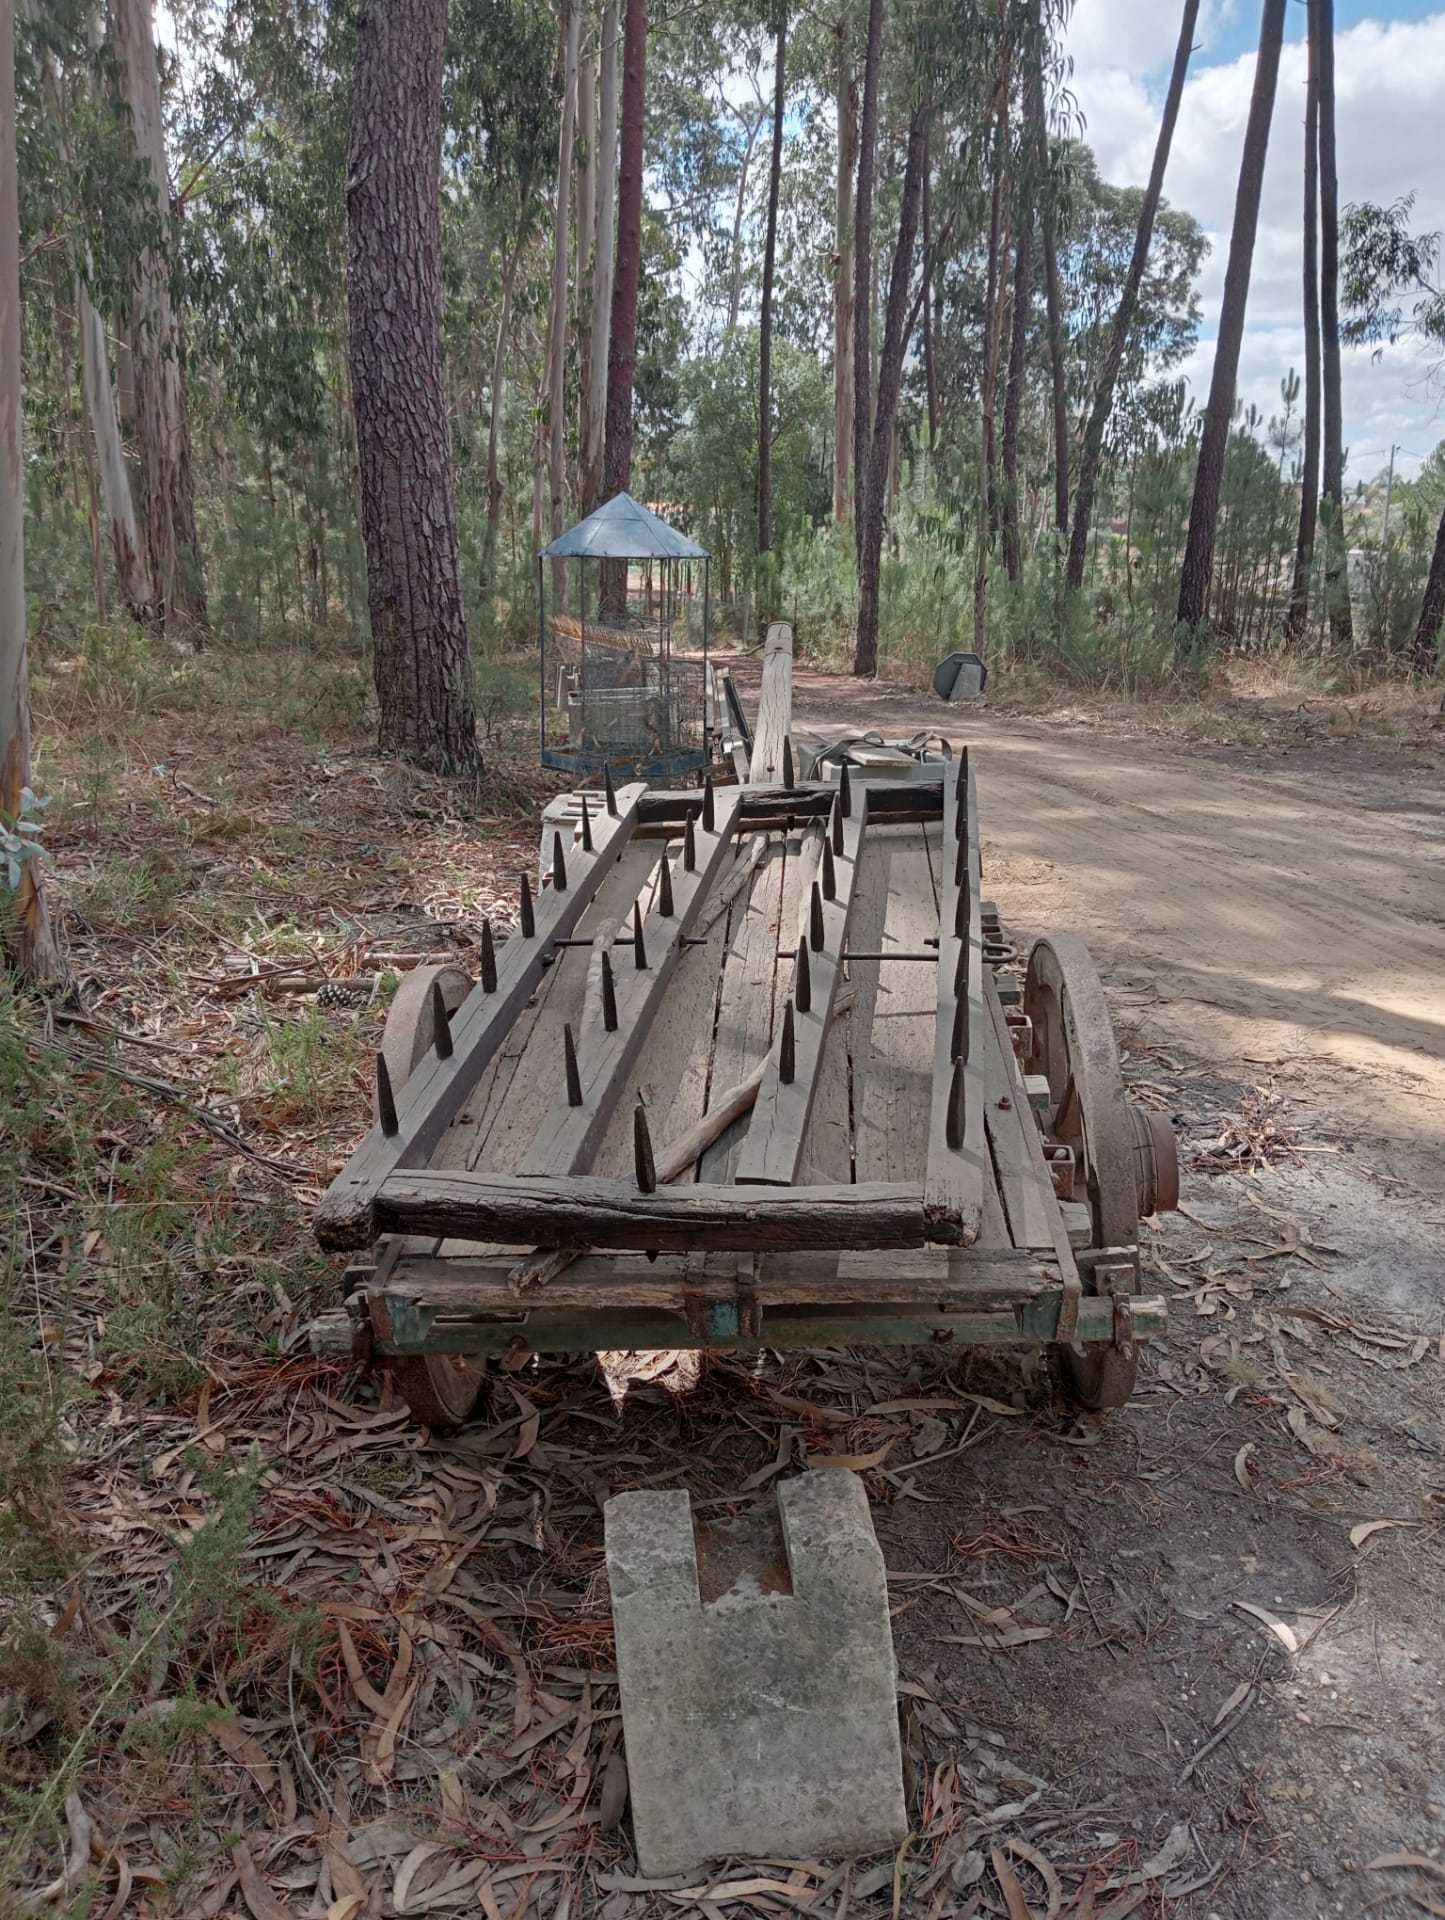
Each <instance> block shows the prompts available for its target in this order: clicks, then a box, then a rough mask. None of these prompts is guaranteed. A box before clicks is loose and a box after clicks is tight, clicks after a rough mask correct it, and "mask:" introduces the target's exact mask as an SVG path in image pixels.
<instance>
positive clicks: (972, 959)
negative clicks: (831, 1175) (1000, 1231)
mask: <svg viewBox="0 0 1445 1920" xmlns="http://www.w3.org/2000/svg"><path fill="white" fill-rule="evenodd" d="M982 877H983V876H982V867H981V862H980V857H979V844H978V805H977V800H976V796H975V792H974V779H973V770H972V768H971V767H969V765H968V762H967V760H966V759H964V760H963V761H962V762H960V765H959V769H958V774H957V777H956V778H955V777H953V776H951V775H950V777H948V778H946V779H945V780H944V782H943V832H942V838H941V841H940V845H939V853H938V875H937V885H938V1017H937V1025H936V1028H935V1034H934V1049H933V1086H932V1095H931V1104H930V1110H929V1127H928V1172H927V1176H926V1179H925V1182H924V1201H923V1204H924V1213H925V1216H926V1218H927V1222H928V1237H929V1238H930V1240H942V1241H945V1242H948V1243H951V1244H953V1245H959V1246H968V1245H969V1244H970V1243H971V1242H972V1241H974V1240H975V1239H977V1237H978V1230H979V1223H980V1220H981V1218H982V1212H983V1188H984V1182H985V1180H986V1179H989V1178H991V1177H992V1176H991V1172H990V1169H989V1152H988V1138H987V1135H986V1133H985V1130H984V1124H983V1098H984V1074H983V1062H984V1053H985V1049H986V1048H988V1047H990V1046H992V1044H993V1036H992V1033H991V1031H988V1030H987V1025H986V1023H987V1019H988V1015H987V1010H986V1008H985V1006H984V998H983V926H982V920H981V915H980V908H981V904H982V903H981V901H980V897H979V895H980V888H981V885H982Z"/></svg>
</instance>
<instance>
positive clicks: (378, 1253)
mask: <svg viewBox="0 0 1445 1920" xmlns="http://www.w3.org/2000/svg"><path fill="white" fill-rule="evenodd" d="M791 644H792V643H791V635H790V634H789V632H788V630H787V629H786V628H782V629H775V630H774V632H773V633H772V634H771V635H770V637H769V646H768V651H767V654H766V656H765V661H764V675H763V688H762V695H761V699H760V703H759V714H758V722H757V726H756V730H755V733H754V740H753V752H752V758H751V763H750V768H749V773H750V778H749V780H748V781H747V782H746V783H744V784H741V785H739V786H737V787H730V788H719V789H716V790H714V789H712V788H711V787H705V788H703V789H702V790H700V791H699V790H695V789H694V790H690V791H685V792H664V791H656V790H649V789H648V788H646V787H643V786H641V785H633V786H626V787H622V788H619V789H617V790H616V791H615V792H614V791H613V790H612V787H611V784H610V782H609V783H608V785H607V787H606V789H605V791H597V792H593V793H588V794H586V795H571V796H568V797H567V798H566V799H565V800H564V801H562V802H560V803H554V805H553V807H551V808H549V809H548V825H549V827H550V833H549V834H547V835H544V844H547V845H548V846H549V853H548V856H547V858H546V860H545V868H546V871H545V873H544V876H543V880H542V884H541V885H540V886H539V887H538V888H536V889H535V891H534V890H533V888H532V887H531V885H530V884H529V882H528V880H527V878H526V877H525V876H524V877H523V879H522V883H521V891H520V896H519V905H518V916H517V924H516V928H515V930H513V931H512V932H511V933H510V934H509V935H508V936H507V937H506V938H505V939H501V940H497V941H495V943H494V941H493V938H492V935H491V932H490V930H489V929H484V931H483V940H482V961H481V978H480V979H479V980H478V981H477V982H476V983H475V984H473V983H472V982H471V981H470V980H469V979H468V978H467V977H466V976H465V975H464V974H462V973H461V972H460V971H459V970H458V969H455V968H448V967H442V968H420V969H418V970H417V971H416V972H414V973H412V974H410V975H409V976H408V977H407V979H406V980H405V982H404V983H403V985H402V988H401V990H400V991H399V993H398V994H397V997H396V1000H395V1002H394V1004H393V1008H392V1012H391V1015H390V1017H389V1020H388V1023H387V1031H386V1036H385V1040H384V1045H383V1052H382V1054H381V1055H380V1056H379V1058H378V1063H377V1066H378V1097H377V1109H378V1118H377V1124H376V1125H375V1126H374V1127H373V1129H372V1131H371V1132H370V1133H369V1134H368V1135H367V1137H366V1139H365V1140H364V1141H363V1142H362V1144H361V1146H360V1147H359V1148H358V1149H357V1151H356V1153H355V1154H354V1155H353V1156H352V1159H351V1161H350V1162H349V1164H348V1165H347V1167H346V1168H345V1170H344V1171H343V1172H342V1173H341V1174H340V1175H339V1176H338V1178H337V1179H336V1180H335V1182H334V1183H333V1184H332V1186H331V1188H330V1190H329V1191H328V1193H327V1194H326V1196H325V1198H324V1199H323V1201H322V1203H321V1206H320V1208H319V1210H318V1213H317V1218H316V1231H317V1235H318V1238H319V1239H320V1242H321V1244H322V1245H323V1246H324V1247H327V1248H331V1249H337V1250H344V1251H346V1252H348V1253H351V1254H352V1255H353V1256H354V1257H355V1258H354V1264H353V1265H352V1266H351V1267H350V1269H349V1270H348V1273H347V1276H346V1289H347V1291H346V1299H345V1305H344V1307H342V1308H340V1309H337V1310H336V1311H335V1312H333V1313H330V1314H327V1315H324V1316H323V1317H322V1319H321V1320H320V1321H318V1322H317V1324H316V1325H315V1327H314V1328H313V1330H312V1337H313V1344H314V1345H315V1346H316V1348H317V1349H318V1350H319V1351H331V1352H337V1351H340V1352H347V1353H351V1354H354V1355H356V1356H358V1357H363V1358H367V1359H369V1360H371V1361H373V1362H374V1363H375V1364H377V1365H379V1366H384V1367H387V1368H390V1369H391V1371H392V1373H393V1374H394V1376H395V1378H396V1380H397V1382H398V1383H399V1385H400V1388H401V1390H402V1392H403V1393H404V1394H405V1396H406V1398H407V1400H408V1402H409V1403H410V1405H411V1408H412V1410H413V1412H414V1414H415V1415H416V1417H417V1418H418V1419H419V1420H423V1421H427V1422H430V1423H434V1424H447V1423H455V1422H457V1421H460V1420H462V1419H464V1418H465V1417H466V1416H467V1414H468V1413H469V1412H470V1411H471V1409H472V1407H473V1405H474V1403H475V1401H476V1398H477V1393H478V1389H479V1386H480V1383H481V1379H482V1376H483V1374H484V1372H485V1369H486V1362H487V1359H488V1357H489V1356H500V1355H507V1356H515V1355H517V1354H519V1353H524V1352H558V1351H577V1350H616V1349H627V1348H634V1349H668V1348H686V1347H694V1348H698V1347H701V1348H738V1347H755V1346H768V1347H775V1348H782V1347H796V1346H827V1345H836V1344H862V1343H868V1342H890V1343H897V1342H912V1341H925V1340H926V1341H936V1342H940V1343H944V1342H946V1343H951V1344H953V1345H956V1346H960V1347H962V1346H969V1345H975V1344H980V1343H985V1342H987V1343H1003V1344H1009V1345H1032V1346H1039V1345H1048V1346H1051V1347H1053V1348H1054V1349H1056V1351H1057V1353H1058V1355H1059V1358H1060V1361H1061V1365H1062V1373H1063V1378H1064V1380H1065V1383H1066V1385H1067V1386H1068V1388H1069V1390H1070V1391H1071V1392H1072V1393H1074V1394H1075V1395H1076V1396H1077V1398H1078V1399H1079V1401H1080V1402H1082V1403H1083V1404H1084V1405H1085V1406H1089V1407H1110V1406H1118V1405H1120V1404H1122V1402H1123V1401H1124V1400H1126V1399H1127V1398H1128V1396H1129V1393H1130V1391H1131V1389H1132V1386H1133V1382H1134V1373H1135V1365H1136V1349H1137V1346H1138V1343H1139V1342H1140V1341H1142V1340H1145V1339H1147V1338H1149V1337H1150V1336H1151V1335H1152V1334H1155V1333H1157V1332H1159V1331H1160V1330H1161V1329H1162V1327H1163V1325H1164V1306H1163V1303H1162V1301H1160V1300H1157V1299H1153V1298H1142V1297H1141V1296H1140V1292H1139V1263H1138V1244H1137V1242H1138V1222H1139V1217H1140V1215H1141V1214H1144V1213H1149V1212H1152V1211H1154V1210H1155V1209H1156V1208H1161V1207H1166V1206H1170V1205H1173V1204H1174V1202H1175V1198H1176V1194H1177V1175H1176V1171H1175V1161H1174V1148H1173V1140H1172V1136H1171V1134H1170V1131H1169V1128H1168V1125H1167V1122H1165V1123H1163V1124H1161V1120H1160V1116H1157V1115H1154V1114H1152V1113H1149V1112H1147V1111H1145V1110H1144V1109H1142V1108H1138V1107H1135V1106H1133V1105H1131V1104H1130V1103H1129V1102H1128V1101H1127V1100H1126V1098H1125V1094H1124V1088H1123V1083H1122V1080H1121V1077H1120V1071H1119V1061H1118V1054H1117V1050H1116V1047H1115V1043H1114V1037H1113V1032H1112V1028H1111V1026H1110V1022H1109V1016H1108V1012H1107V1009H1106V1007H1105V1004H1104V998H1103V993H1102V990H1101V988H1100V986H1099V981H1098V977H1097V975H1096V973H1095V971H1094V968H1093V966H1092V964H1091V962H1090V960H1089V957H1088V954H1087V952H1086V950H1085V949H1084V947H1083V945H1082V944H1081V943H1080V942H1079V941H1078V940H1076V939H1074V938H1072V937H1064V938H1053V939H1043V940H1039V941H1037V942H1036V943H1035V945H1034V946H1033V949H1032V951H1031V952H1030V954H1029V955H1028V958H1027V963H1026V965H1025V966H1024V967H1023V968H1022V970H1021V971H1020V969H1019V968H1018V965H1017V963H1016V956H1015V954H1014V951H1013V949H1012V948H1011V947H1010V946H1009V944H1008V941H1007V939H1006V937H1005V935H1004V933H1003V931H1002V929H1001V927H1000V925H999V921H998V917H997V915H996V913H995V911H994V910H993V908H992V907H991V906H990V904H989V903H988V901H986V900H985V899H984V898H983V895H982V883H983V875H982V870H981V862H980V854H979V817H978V808H977V803H976V796H975V788H974V775H973V770H972V769H971V767H970V766H969V764H968V759H967V755H966V754H964V755H963V756H961V757H960V758H959V759H958V760H956V761H954V762H951V763H946V764H944V765H943V766H942V767H940V766H939V765H937V764H934V765H926V766H920V767H916V768H913V769H911V770H910V775H909V777H906V778H901V779H900V778H891V779H878V778H872V777H868V775H867V774H866V773H865V772H863V771H862V770H859V771H856V772H853V771H850V770H849V769H847V768H846V767H845V768H844V769H843V770H842V772H841V777H840V778H839V779H837V780H822V781H810V782H803V781H800V780H798V779H796V778H795V777H794V770H793V751H792V742H791V738H790V731H789V729H790V721H791V673H792V654H791Z"/></svg>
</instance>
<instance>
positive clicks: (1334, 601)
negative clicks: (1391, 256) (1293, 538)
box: [1310, 0, 1355, 649]
mask: <svg viewBox="0 0 1445 1920" xmlns="http://www.w3.org/2000/svg"><path fill="white" fill-rule="evenodd" d="M1310 20H1311V23H1312V25H1313V26H1314V28H1315V34H1316V38H1317V40H1318V47H1317V50H1316V66H1315V71H1316V73H1317V75H1318V78H1319V141H1320V343H1321V347H1322V349H1323V362H1324V365H1323V374H1324V380H1323V388H1324V497H1325V499H1326V500H1327V501H1328V502H1329V524H1328V526H1327V527H1326V529H1325V543H1326V544H1325V600H1326V604H1327V606H1328V607H1329V613H1330V632H1331V633H1332V635H1333V636H1334V641H1335V645H1336V646H1337V647H1342V648H1346V649H1348V648H1349V647H1352V646H1353V644H1354V638H1355V634H1354V620H1353V617H1352V615H1351V611H1350V581H1349V567H1348V562H1347V556H1346V541H1345V440H1344V417H1343V412H1342V407H1341V398H1340V189H1339V180H1338V177H1337V174H1336V168H1335V0H1312V5H1311V9H1310Z"/></svg>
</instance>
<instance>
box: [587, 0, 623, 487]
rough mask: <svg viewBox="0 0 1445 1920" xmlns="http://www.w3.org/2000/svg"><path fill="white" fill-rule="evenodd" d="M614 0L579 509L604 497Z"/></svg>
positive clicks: (604, 76) (607, 20)
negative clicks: (603, 467)
mask: <svg viewBox="0 0 1445 1920" xmlns="http://www.w3.org/2000/svg"><path fill="white" fill-rule="evenodd" d="M617 35H618V25H617V0H607V4H606V6H605V7H604V8H603V9H602V44H601V48H600V50H599V51H600V59H601V80H600V85H599V93H600V96H601V102H600V113H599V126H598V135H597V167H596V170H595V171H596V174H597V238H596V245H595V248H594V250H593V254H592V339H591V344H590V346H589V349H588V356H587V357H588V361H589V364H590V367H591V375H590V384H589V386H588V389H587V411H586V415H585V417H584V420H583V443H582V511H583V513H591V512H592V511H593V509H594V508H595V507H597V506H599V505H600V504H601V500H602V448H603V439H604V430H605V421H606V417H607V346H608V339H609V337H610V333H611V327H612V274H613V266H614V263H615V261H616V258H617V253H616V234H615V231H614V220H615V214H616V206H617Z"/></svg>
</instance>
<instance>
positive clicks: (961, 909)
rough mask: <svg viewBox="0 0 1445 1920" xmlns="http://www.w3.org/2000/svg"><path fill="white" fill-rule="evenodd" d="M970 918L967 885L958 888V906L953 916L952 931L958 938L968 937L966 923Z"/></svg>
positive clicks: (964, 938)
mask: <svg viewBox="0 0 1445 1920" xmlns="http://www.w3.org/2000/svg"><path fill="white" fill-rule="evenodd" d="M970 918H971V912H970V904H969V898H968V888H967V886H966V885H965V886H961V887H960V888H959V890H958V908H957V911H956V912H955V914H954V916H953V931H954V933H955V934H956V935H957V936H958V938H959V939H960V940H966V939H967V938H968V923H969V920H970Z"/></svg>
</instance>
